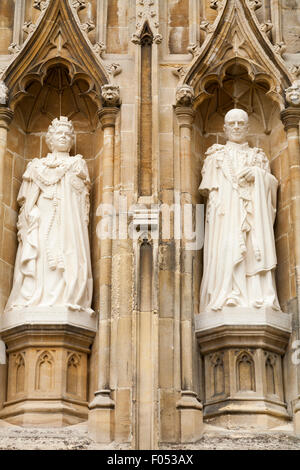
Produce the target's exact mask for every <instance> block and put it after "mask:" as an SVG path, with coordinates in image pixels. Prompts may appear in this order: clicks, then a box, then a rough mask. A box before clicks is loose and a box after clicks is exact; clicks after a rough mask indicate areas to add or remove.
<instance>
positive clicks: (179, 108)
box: [175, 85, 203, 442]
mask: <svg viewBox="0 0 300 470" xmlns="http://www.w3.org/2000/svg"><path fill="white" fill-rule="evenodd" d="M193 97H194V92H193V89H192V87H190V86H188V85H183V86H182V87H180V88H178V89H177V92H176V107H175V113H176V116H177V119H178V124H179V140H180V144H179V145H180V193H181V210H182V212H181V213H182V214H183V209H184V204H191V203H192V197H191V142H192V126H193V121H194V114H195V113H194V110H193V108H192V103H193ZM181 222H182V225H181V226H182V240H181V295H180V297H181V302H180V312H181V315H180V342H181V346H180V348H181V398H180V400H179V401H178V402H177V408H178V410H179V413H180V430H181V442H191V441H196V440H197V439H199V437H200V435H201V430H202V423H203V420H202V411H201V410H202V405H201V403H200V402H199V401H198V400H197V394H196V393H195V392H194V390H193V342H194V331H193V315H194V312H193V279H192V264H193V256H192V251H190V250H187V249H186V243H187V241H186V240H185V239H184V236H183V222H184V221H183V216H182V217H181Z"/></svg>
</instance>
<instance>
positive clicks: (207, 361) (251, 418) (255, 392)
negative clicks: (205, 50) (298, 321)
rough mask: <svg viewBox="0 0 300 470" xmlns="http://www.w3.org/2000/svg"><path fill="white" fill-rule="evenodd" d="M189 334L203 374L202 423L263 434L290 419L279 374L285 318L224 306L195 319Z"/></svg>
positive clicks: (285, 337)
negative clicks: (193, 332) (253, 429)
mask: <svg viewBox="0 0 300 470" xmlns="http://www.w3.org/2000/svg"><path fill="white" fill-rule="evenodd" d="M195 329H196V337H197V341H198V344H199V348H200V353H201V356H202V358H203V363H204V369H205V374H204V375H205V392H204V395H205V399H204V416H203V417H204V419H205V420H206V422H209V423H211V424H216V425H219V426H233V427H234V426H241V427H249V426H252V425H253V426H255V427H256V428H262V429H266V428H271V427H274V426H277V425H280V424H282V423H283V422H286V421H288V420H289V419H290V417H289V415H288V413H287V409H286V404H285V402H284V391H283V371H282V356H283V355H284V353H285V350H286V347H287V344H288V341H289V337H290V333H291V318H290V316H289V315H288V314H285V313H282V312H278V311H274V310H272V309H271V308H260V309H251V308H242V307H225V308H224V309H222V311H220V312H204V313H200V314H199V315H196V316H195Z"/></svg>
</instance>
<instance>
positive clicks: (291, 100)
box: [285, 80, 300, 106]
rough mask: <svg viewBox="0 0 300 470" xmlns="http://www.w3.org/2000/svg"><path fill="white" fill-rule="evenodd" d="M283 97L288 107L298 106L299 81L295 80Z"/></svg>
mask: <svg viewBox="0 0 300 470" xmlns="http://www.w3.org/2000/svg"><path fill="white" fill-rule="evenodd" d="M285 97H286V101H287V103H288V104H289V105H291V106H299V105H300V80H295V81H294V82H293V83H292V85H291V86H290V87H289V88H287V89H286V90H285Z"/></svg>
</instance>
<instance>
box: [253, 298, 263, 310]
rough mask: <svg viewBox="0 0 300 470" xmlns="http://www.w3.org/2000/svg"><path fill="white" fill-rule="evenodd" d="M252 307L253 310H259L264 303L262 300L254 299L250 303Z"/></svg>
mask: <svg viewBox="0 0 300 470" xmlns="http://www.w3.org/2000/svg"><path fill="white" fill-rule="evenodd" d="M252 305H253V307H255V308H261V307H263V306H264V301H263V299H256V300H255V301H254V302H252Z"/></svg>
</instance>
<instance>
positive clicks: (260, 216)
mask: <svg viewBox="0 0 300 470" xmlns="http://www.w3.org/2000/svg"><path fill="white" fill-rule="evenodd" d="M224 131H225V135H226V137H227V139H228V140H227V143H226V145H219V144H215V145H213V146H212V147H210V148H209V149H208V150H207V152H206V155H207V156H206V159H205V161H204V166H203V170H202V182H201V185H200V188H199V190H200V191H201V193H203V194H205V195H206V196H208V202H207V209H206V222H205V241H204V273H203V279H202V283H201V289H200V312H207V311H210V310H213V311H218V310H221V309H222V308H223V307H238V306H240V307H250V308H260V307H271V308H273V309H275V310H280V307H279V303H278V299H277V294H276V287H275V279H274V270H275V267H276V262H277V260H276V251H275V241H274V232H273V223H274V219H275V214H276V192H277V184H278V183H277V180H276V178H275V177H274V176H273V175H272V174H271V173H270V166H269V162H268V159H267V157H266V155H265V153H264V152H263V150H261V149H259V148H251V147H249V145H248V143H247V141H246V138H247V133H248V114H247V113H246V112H245V111H243V110H241V109H232V110H231V111H229V112H228V113H227V114H226V116H225V125H224Z"/></svg>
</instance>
